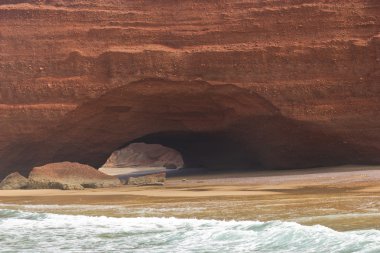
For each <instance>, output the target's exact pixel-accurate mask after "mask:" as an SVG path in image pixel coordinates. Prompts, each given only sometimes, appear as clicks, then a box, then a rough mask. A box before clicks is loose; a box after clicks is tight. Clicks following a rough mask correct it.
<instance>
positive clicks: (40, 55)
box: [0, 0, 380, 176]
mask: <svg viewBox="0 0 380 253" xmlns="http://www.w3.org/2000/svg"><path fill="white" fill-rule="evenodd" d="M379 13H380V3H379V1H377V0H337V1H327V0H296V1H276V0H264V1H244V0H228V1H220V0H207V1H195V0H194V1H191V0H189V1H170V0H169V1H166V0H165V1H163V0H162V1H161V0H159V1H156V0H155V1H148V0H146V1H113V0H112V1H101V0H95V1H86V0H75V1H66V0H60V1H49V0H45V1H42V0H17V1H16V0H5V1H1V3H0V174H1V176H5V175H6V174H8V173H9V172H11V171H14V170H20V171H21V172H23V173H24V174H25V173H27V172H28V171H29V170H30V169H31V168H32V167H33V166H36V165H42V164H45V163H47V162H55V161H65V160H69V161H76V162H83V163H88V164H90V165H93V166H100V165H101V164H102V163H104V161H105V159H106V158H107V157H108V156H109V155H110V153H112V151H114V150H115V149H117V148H119V147H121V146H124V145H125V144H127V143H128V142H130V141H133V140H139V139H140V140H144V141H147V142H149V141H150V142H156V143H157V142H158V143H161V144H167V145H168V146H170V147H173V148H176V149H177V150H180V151H181V152H182V153H184V160H185V164H186V163H187V164H190V165H194V166H196V165H199V166H210V167H219V166H220V165H221V164H220V163H222V164H223V165H228V166H232V167H234V166H235V165H239V166H243V167H256V166H261V167H265V168H289V167H308V166H319V165H325V164H331V163H334V164H341V163H379V162H380V155H379V154H380V131H379V130H380V85H379V80H380V68H379V64H380V25H379V19H380V17H379ZM190 140H192V141H190ZM205 140H207V141H205ZM185 141H187V145H185V144H184V142H185ZM202 147H203V149H202ZM210 150H211V151H210ZM206 151H207V152H206ZM218 157H221V159H220V160H219V161H220V162H219V164H218V162H216V161H217V159H216V158H218ZM234 161H235V163H234ZM236 161H240V164H236ZM228 166H227V167H228Z"/></svg>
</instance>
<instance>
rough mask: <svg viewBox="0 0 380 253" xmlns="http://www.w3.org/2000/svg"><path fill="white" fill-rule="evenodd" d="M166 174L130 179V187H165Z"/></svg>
mask: <svg viewBox="0 0 380 253" xmlns="http://www.w3.org/2000/svg"><path fill="white" fill-rule="evenodd" d="M165 179H166V173H165V172H162V173H156V174H150V175H145V176H139V177H130V178H129V179H128V185H163V184H164V183H165Z"/></svg>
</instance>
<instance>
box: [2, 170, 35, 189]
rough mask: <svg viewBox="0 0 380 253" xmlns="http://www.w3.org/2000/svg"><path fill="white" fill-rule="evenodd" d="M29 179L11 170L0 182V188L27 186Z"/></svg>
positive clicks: (21, 187)
mask: <svg viewBox="0 0 380 253" xmlns="http://www.w3.org/2000/svg"><path fill="white" fill-rule="evenodd" d="M28 183H29V180H28V179H27V178H26V177H24V176H22V175H21V174H20V173H18V172H13V173H11V174H9V175H8V176H7V177H6V178H4V179H3V181H1V183H0V190H16V189H25V188H27V187H28Z"/></svg>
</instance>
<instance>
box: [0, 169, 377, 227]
mask: <svg viewBox="0 0 380 253" xmlns="http://www.w3.org/2000/svg"><path fill="white" fill-rule="evenodd" d="M0 203H1V204H2V205H3V206H6V207H12V205H14V208H20V205H23V206H25V205H27V206H29V207H30V206H31V205H37V207H38V206H40V207H41V208H40V211H44V210H45V209H46V208H48V206H46V205H55V206H56V205H58V206H57V208H55V209H54V210H52V209H49V211H52V212H57V213H61V212H63V213H72V214H86V215H109V216H123V217H125V216H127V217H128V216H130V217H135V216H160V217H161V216H175V217H181V218H194V217H195V218H212V219H243V220H244V219H253V220H272V219H282V220H294V221H297V222H300V223H303V224H317V223H318V224H324V225H328V226H330V227H333V228H335V229H340V230H345V229H353V228H368V227H373V228H378V226H379V227H380V223H379V220H380V212H379V210H380V166H344V167H331V168H317V169H307V170H292V171H270V172H268V171H267V172H264V171H262V172H239V173H218V174H217V173H215V174H208V175H189V176H178V177H173V178H169V179H168V180H167V182H166V184H165V186H143V187H137V186H123V187H120V188H112V189H111V188H110V189H86V190H83V191H62V190H3V191H0ZM67 205H69V206H72V208H70V207H67ZM77 205H81V206H87V207H86V208H84V207H81V208H77V207H75V206H77ZM64 206H66V207H64ZM95 206H96V208H95ZM24 208H26V207H24ZM33 208H36V206H34V207H33ZM352 215H359V216H360V219H353V217H352Z"/></svg>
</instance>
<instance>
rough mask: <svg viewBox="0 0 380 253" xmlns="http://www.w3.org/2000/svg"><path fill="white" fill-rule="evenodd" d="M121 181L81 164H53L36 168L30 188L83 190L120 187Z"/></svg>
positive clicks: (33, 171) (31, 174)
mask: <svg viewBox="0 0 380 253" xmlns="http://www.w3.org/2000/svg"><path fill="white" fill-rule="evenodd" d="M120 185H121V182H120V180H119V179H117V178H116V177H113V176H109V175H106V174H104V173H102V172H100V171H98V170H96V169H95V168H92V167H90V166H88V165H84V164H79V163H70V162H62V163H52V164H47V165H44V166H41V167H35V168H33V169H32V171H31V172H30V174H29V184H28V188H31V189H61V190H81V189H83V188H103V187H116V186H120Z"/></svg>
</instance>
